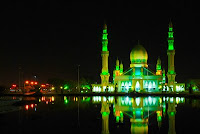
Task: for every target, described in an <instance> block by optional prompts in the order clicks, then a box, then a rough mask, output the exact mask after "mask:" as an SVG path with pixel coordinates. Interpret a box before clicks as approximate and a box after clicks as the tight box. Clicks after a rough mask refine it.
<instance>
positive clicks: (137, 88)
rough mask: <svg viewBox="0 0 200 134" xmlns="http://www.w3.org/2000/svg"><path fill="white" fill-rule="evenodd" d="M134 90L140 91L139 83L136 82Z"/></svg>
mask: <svg viewBox="0 0 200 134" xmlns="http://www.w3.org/2000/svg"><path fill="white" fill-rule="evenodd" d="M135 90H136V91H139V90H140V83H139V81H137V82H136V85H135Z"/></svg>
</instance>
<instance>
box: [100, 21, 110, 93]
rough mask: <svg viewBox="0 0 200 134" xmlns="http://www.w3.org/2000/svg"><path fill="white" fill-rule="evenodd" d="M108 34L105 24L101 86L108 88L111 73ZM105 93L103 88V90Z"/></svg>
mask: <svg viewBox="0 0 200 134" xmlns="http://www.w3.org/2000/svg"><path fill="white" fill-rule="evenodd" d="M107 36H108V33H107V25H106V24H104V27H103V35H102V52H101V57H102V71H101V74H100V76H101V85H102V87H103V86H108V84H109V76H110V74H109V72H108V56H109V51H108V38H107ZM101 90H102V92H103V88H102V89H101Z"/></svg>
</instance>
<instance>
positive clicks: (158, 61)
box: [156, 57, 162, 75]
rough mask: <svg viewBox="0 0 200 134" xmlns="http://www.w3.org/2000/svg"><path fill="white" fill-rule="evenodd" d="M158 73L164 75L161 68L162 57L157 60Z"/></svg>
mask: <svg viewBox="0 0 200 134" xmlns="http://www.w3.org/2000/svg"><path fill="white" fill-rule="evenodd" d="M156 75H162V69H161V60H160V57H159V58H158V60H157V64H156Z"/></svg>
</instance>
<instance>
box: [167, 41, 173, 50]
mask: <svg viewBox="0 0 200 134" xmlns="http://www.w3.org/2000/svg"><path fill="white" fill-rule="evenodd" d="M168 50H174V41H173V40H169V41H168Z"/></svg>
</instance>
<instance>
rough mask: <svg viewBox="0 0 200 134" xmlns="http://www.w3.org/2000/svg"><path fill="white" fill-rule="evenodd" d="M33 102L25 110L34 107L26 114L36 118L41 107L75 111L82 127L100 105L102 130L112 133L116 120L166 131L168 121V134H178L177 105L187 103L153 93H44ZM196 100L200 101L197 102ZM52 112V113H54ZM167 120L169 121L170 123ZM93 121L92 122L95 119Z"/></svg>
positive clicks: (141, 129)
mask: <svg viewBox="0 0 200 134" xmlns="http://www.w3.org/2000/svg"><path fill="white" fill-rule="evenodd" d="M34 102H35V103H28V104H25V105H24V110H25V111H32V113H31V112H28V113H25V114H27V115H26V116H31V114H32V115H34V118H36V117H37V115H35V114H33V113H36V112H38V111H39V112H40V114H41V110H40V109H48V110H47V112H51V111H56V113H54V114H63V113H65V114H68V112H69V111H73V112H72V115H71V116H73V117H74V118H73V120H72V121H73V123H74V122H76V119H77V118H76V117H75V116H76V115H77V116H78V119H77V120H78V121H77V122H78V124H79V123H80V124H79V125H80V127H81V125H82V124H83V123H82V122H84V121H85V120H84V121H82V120H83V118H84V119H85V118H86V119H87V117H90V116H92V111H94V109H95V108H96V109H98V108H99V109H98V110H99V111H97V112H96V113H95V116H96V118H97V119H96V121H97V122H98V116H99V114H100V116H101V117H100V118H99V119H100V120H99V122H101V126H98V127H101V133H102V134H109V133H113V131H114V129H113V128H114V127H113V126H114V125H115V124H118V127H119V128H120V127H122V126H123V125H125V126H128V127H124V128H126V129H129V130H128V132H129V133H133V134H134V133H138V134H147V133H162V132H165V133H166V129H165V130H162V129H163V128H162V127H163V126H164V125H165V126H168V128H167V131H168V133H169V134H175V133H176V129H175V127H176V126H175V116H176V107H177V105H179V104H183V103H185V98H183V97H151V96H148V97H134V98H133V97H128V96H125V97H124V96H123V97H112V96H108V97H105V96H93V97H87V96H83V97H77V96H42V97H39V98H35V101H34ZM192 102H194V101H192ZM194 103H195V104H197V102H194ZM199 104H200V103H199ZM193 105H194V104H193ZM195 106H196V105H195ZM77 107H78V108H77ZM85 109H87V110H85ZM62 110H63V111H62ZM77 110H78V114H77ZM79 110H80V111H79ZM85 111H88V112H85ZM46 115H48V113H44V114H41V115H40V116H39V117H41V116H45V118H48V117H46ZM49 116H50V117H51V115H49ZM64 116H65V115H64ZM95 116H94V117H95ZM75 118H76V119H75ZM88 120H89V119H88ZM163 120H165V121H163ZM79 121H80V122H79ZM166 121H168V122H167V124H166ZM73 123H72V124H73ZM90 123H91V124H92V121H91V122H90ZM86 127H87V126H86ZM94 129H95V128H94Z"/></svg>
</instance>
